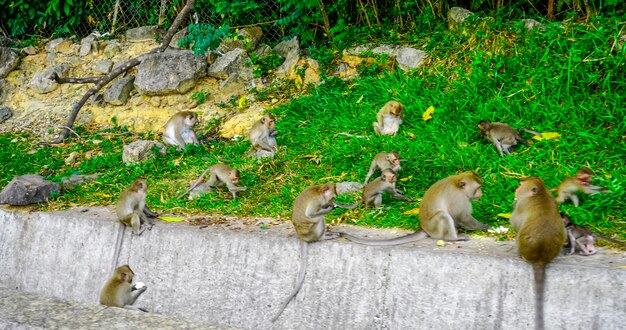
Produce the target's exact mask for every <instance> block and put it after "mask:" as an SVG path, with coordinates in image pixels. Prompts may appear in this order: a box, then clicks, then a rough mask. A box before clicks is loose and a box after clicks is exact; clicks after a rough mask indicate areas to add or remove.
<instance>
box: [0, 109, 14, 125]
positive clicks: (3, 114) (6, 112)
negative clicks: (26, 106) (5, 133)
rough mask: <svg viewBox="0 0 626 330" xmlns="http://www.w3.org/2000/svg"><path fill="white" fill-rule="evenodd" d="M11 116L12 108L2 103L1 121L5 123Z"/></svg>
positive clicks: (0, 110)
mask: <svg viewBox="0 0 626 330" xmlns="http://www.w3.org/2000/svg"><path fill="white" fill-rule="evenodd" d="M11 116H13V112H11V109H9V107H7V106H4V105H0V123H3V122H4V121H6V120H7V119H9V118H11Z"/></svg>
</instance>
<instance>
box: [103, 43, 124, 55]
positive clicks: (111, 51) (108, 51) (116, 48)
mask: <svg viewBox="0 0 626 330" xmlns="http://www.w3.org/2000/svg"><path fill="white" fill-rule="evenodd" d="M121 50H122V47H121V46H120V43H119V42H118V41H117V40H108V41H107V44H106V46H104V52H103V53H104V57H106V58H113V56H115V55H117V54H119V52H120V51H121Z"/></svg>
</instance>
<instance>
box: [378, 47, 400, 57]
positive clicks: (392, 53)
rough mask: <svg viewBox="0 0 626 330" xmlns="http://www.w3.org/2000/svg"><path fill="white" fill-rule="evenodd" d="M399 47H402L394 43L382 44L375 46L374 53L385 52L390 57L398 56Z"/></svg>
mask: <svg viewBox="0 0 626 330" xmlns="http://www.w3.org/2000/svg"><path fill="white" fill-rule="evenodd" d="M399 49H400V48H398V47H396V46H393V45H380V46H378V47H374V48H373V49H372V53H374V54H375V55H380V54H385V55H388V56H389V57H396V56H398V51H399Z"/></svg>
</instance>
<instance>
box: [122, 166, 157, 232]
mask: <svg viewBox="0 0 626 330" xmlns="http://www.w3.org/2000/svg"><path fill="white" fill-rule="evenodd" d="M147 190H148V183H147V182H146V179H144V178H137V179H135V181H133V183H132V184H131V185H130V188H128V189H126V190H124V191H123V192H122V193H121V194H120V198H119V199H118V200H117V206H116V208H115V213H116V214H117V218H118V220H119V221H120V222H121V223H123V224H125V225H126V226H131V227H132V228H133V233H134V234H135V235H141V233H143V231H144V230H145V228H143V229H141V227H142V225H143V224H145V223H149V224H150V225H154V221H153V220H149V219H148V217H150V218H156V217H157V216H159V214H158V213H155V212H152V211H150V209H149V208H148V207H147V206H146V193H147ZM140 229H141V230H140Z"/></svg>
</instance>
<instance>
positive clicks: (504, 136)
mask: <svg viewBox="0 0 626 330" xmlns="http://www.w3.org/2000/svg"><path fill="white" fill-rule="evenodd" d="M478 130H479V131H480V133H481V134H482V135H484V136H485V137H486V138H488V139H489V141H491V142H492V143H493V145H495V146H496V149H498V153H500V156H501V157H504V154H503V152H504V153H506V154H507V155H508V154H510V153H511V152H512V151H513V146H514V145H516V144H517V141H519V142H521V143H523V144H525V145H528V142H526V140H524V139H522V137H521V136H520V135H519V133H518V132H517V131H516V130H514V129H513V128H512V127H511V126H509V125H507V124H505V123H492V122H490V121H488V120H481V121H480V122H479V123H478ZM522 130H524V131H526V132H529V133H532V134H535V135H538V136H541V134H540V133H538V132H535V131H531V130H528V129H525V128H522Z"/></svg>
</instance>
